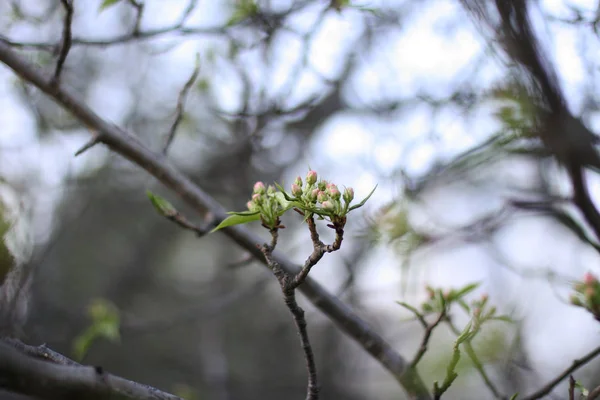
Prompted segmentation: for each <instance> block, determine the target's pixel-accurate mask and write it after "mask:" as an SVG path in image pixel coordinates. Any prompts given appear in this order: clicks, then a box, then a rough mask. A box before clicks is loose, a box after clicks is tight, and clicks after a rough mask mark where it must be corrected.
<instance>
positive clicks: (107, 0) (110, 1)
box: [98, 0, 121, 12]
mask: <svg viewBox="0 0 600 400" xmlns="http://www.w3.org/2000/svg"><path fill="white" fill-rule="evenodd" d="M120 1H121V0H103V1H102V3H100V7H99V8H98V12H102V11H104V10H106V9H107V8H109V7H112V6H114V5H115V4H117V3H118V2H120Z"/></svg>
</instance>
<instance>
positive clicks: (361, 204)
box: [348, 185, 377, 212]
mask: <svg viewBox="0 0 600 400" xmlns="http://www.w3.org/2000/svg"><path fill="white" fill-rule="evenodd" d="M375 189H377V185H375V187H374V188H373V190H371V193H369V195H368V196H367V197H365V198H364V199H363V201H361V202H360V203H358V204H356V205H354V206H352V207H350V208H349V209H348V211H349V212H350V211H352V210H356V209H357V208H360V207H362V206H364V205H365V203H366V202H367V200H369V198H370V197H371V196H372V195H373V193H375Z"/></svg>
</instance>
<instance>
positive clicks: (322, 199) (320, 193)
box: [317, 190, 329, 203]
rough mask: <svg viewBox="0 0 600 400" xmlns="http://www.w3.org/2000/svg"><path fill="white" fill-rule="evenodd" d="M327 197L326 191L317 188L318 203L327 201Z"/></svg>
mask: <svg viewBox="0 0 600 400" xmlns="http://www.w3.org/2000/svg"><path fill="white" fill-rule="evenodd" d="M328 199H329V196H327V193H325V192H323V191H321V190H319V191H318V192H317V200H318V201H319V203H323V202H325V201H327V200H328Z"/></svg>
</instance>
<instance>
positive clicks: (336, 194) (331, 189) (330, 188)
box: [327, 183, 341, 200]
mask: <svg viewBox="0 0 600 400" xmlns="http://www.w3.org/2000/svg"><path fill="white" fill-rule="evenodd" d="M327 193H329V196H331V198H332V199H334V200H338V199H339V198H340V196H341V193H340V191H339V189H338V188H337V186H335V185H334V184H333V183H330V184H329V185H327Z"/></svg>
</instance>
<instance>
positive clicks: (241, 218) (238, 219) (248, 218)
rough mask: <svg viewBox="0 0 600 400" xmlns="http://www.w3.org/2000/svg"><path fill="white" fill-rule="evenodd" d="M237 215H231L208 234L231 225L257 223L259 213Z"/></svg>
mask: <svg viewBox="0 0 600 400" xmlns="http://www.w3.org/2000/svg"><path fill="white" fill-rule="evenodd" d="M242 214H243V213H239V214H234V215H231V216H229V217H227V218H225V219H224V220H223V221H221V223H220V224H219V225H217V226H216V227H215V228H214V229H213V230H212V231H210V233H213V232H216V231H218V230H220V229H223V228H227V227H229V226H233V225H240V224H247V223H248V222H253V221H258V220H260V213H259V212H254V213H252V214H248V213H244V214H243V215H242Z"/></svg>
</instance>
